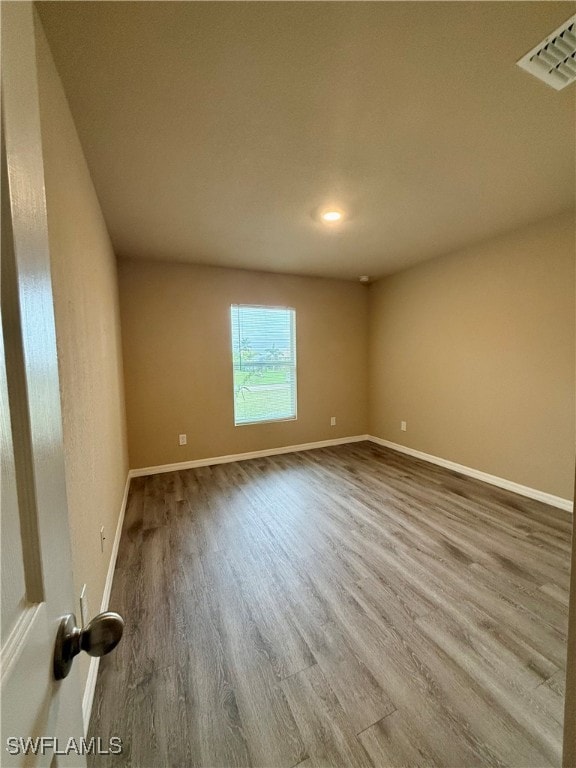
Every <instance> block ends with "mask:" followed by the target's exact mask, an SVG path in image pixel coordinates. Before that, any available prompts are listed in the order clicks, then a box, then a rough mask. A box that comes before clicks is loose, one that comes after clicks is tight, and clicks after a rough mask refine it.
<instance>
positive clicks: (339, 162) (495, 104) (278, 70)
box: [37, 1, 576, 279]
mask: <svg viewBox="0 0 576 768" xmlns="http://www.w3.org/2000/svg"><path fill="white" fill-rule="evenodd" d="M37 7H38V10H39V13H40V17H41V19H42V22H43V25H44V27H45V30H46V33H47V37H48V40H49V42H50V45H51V48H52V51H53V54H54V58H55V61H56V64H57V67H58V70H59V72H60V75H61V77H62V81H63V83H64V87H65V90H66V93H67V95H68V99H69V103H70V107H71V109H72V113H73V115H74V119H75V121H76V125H77V128H78V132H79V135H80V139H81V141H82V144H83V147H84V151H85V154H86V158H87V161H88V165H89V167H90V170H91V173H92V177H93V180H94V184H95V186H96V191H97V193H98V196H99V199H100V203H101V205H102V210H103V212H104V216H105V218H106V222H107V224H108V228H109V231H110V235H111V237H112V241H113V245H114V248H115V250H116V253H117V254H118V255H119V256H126V257H131V258H153V259H166V260H178V261H190V262H194V263H201V264H212V265H221V266H227V267H240V268H246V269H258V270H269V271H274V272H288V273H296V274H306V275H322V276H330V277H339V278H349V279H357V277H358V276H359V275H361V274H368V275H370V276H371V277H380V276H383V275H385V274H389V273H391V272H394V271H397V270H399V269H403V268H405V267H406V266H408V265H410V264H414V263H416V262H419V261H422V260H424V259H428V258H431V257H433V256H437V255H440V254H442V253H447V252H450V251H453V250H456V249H458V248H460V247H462V246H465V245H468V244H470V243H473V242H476V241H480V240H483V239H486V238H488V237H491V236H493V235H495V234H498V233H500V232H503V231H506V230H508V229H512V228H515V227H519V226H523V225H525V224H527V223H529V222H531V221H534V220H537V219H541V218H545V217H548V216H551V215H554V214H555V213H557V212H560V211H564V210H567V209H569V208H572V207H573V206H574V192H575V176H574V167H575V165H574V163H575V146H574V145H575V142H574V129H575V93H576V88H575V86H570V87H568V88H566V89H564V90H563V91H560V92H556V91H554V90H552V89H551V88H549V87H547V86H546V85H544V84H543V83H542V82H540V81H539V80H536V79H535V78H533V77H532V76H530V75H529V74H528V73H526V72H524V71H523V70H521V69H520V68H519V67H517V66H516V64H515V62H516V61H517V59H519V58H520V57H521V56H522V55H523V54H524V53H526V52H527V51H528V50H529V49H530V48H532V47H534V46H535V45H536V44H537V43H539V42H540V41H541V40H542V39H543V38H544V37H545V36H546V35H547V34H549V33H550V32H552V31H553V30H554V29H555V28H556V27H557V26H559V25H560V24H561V23H562V22H564V21H565V20H566V19H567V18H568V17H569V16H570V14H571V13H574V11H575V9H576V5H575V4H574V3H566V2H463V3H453V2H440V3H437V2H366V3H364V2H320V3H316V2H158V3H157V2H127V3H124V2H101V1H99V2H68V1H66V2H40V3H38V4H37ZM327 207H338V208H341V209H343V210H344V211H345V212H346V216H345V220H344V221H343V222H342V223H341V224H339V225H335V226H331V227H328V226H326V225H325V224H323V223H321V221H320V220H319V217H318V214H319V212H320V211H322V210H323V209H325V208H327Z"/></svg>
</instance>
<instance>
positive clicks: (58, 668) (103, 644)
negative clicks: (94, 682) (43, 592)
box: [54, 611, 124, 680]
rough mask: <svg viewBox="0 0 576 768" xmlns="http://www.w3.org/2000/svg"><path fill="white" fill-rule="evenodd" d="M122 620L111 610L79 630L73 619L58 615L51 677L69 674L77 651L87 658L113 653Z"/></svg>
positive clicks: (73, 617)
mask: <svg viewBox="0 0 576 768" xmlns="http://www.w3.org/2000/svg"><path fill="white" fill-rule="evenodd" d="M123 631H124V619H123V618H122V616H120V614H118V613H114V612H113V611H105V612H104V613H99V614H98V616H94V618H93V619H92V621H90V622H88V624H87V625H86V626H85V627H84V628H83V629H80V627H77V626H76V616H74V614H73V613H68V614H66V616H62V618H61V619H60V624H59V626H58V632H57V633H56V644H55V646H54V677H55V678H56V680H62V679H63V678H65V677H66V675H67V674H68V673H69V672H70V668H71V667H72V662H73V660H74V657H75V656H77V655H78V654H79V653H80V651H86V653H88V654H89V655H90V656H104V655H105V654H107V653H110V651H112V650H114V648H116V646H117V645H118V643H119V642H120V640H121V638H122V632H123Z"/></svg>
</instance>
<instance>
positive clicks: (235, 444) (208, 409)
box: [119, 260, 368, 468]
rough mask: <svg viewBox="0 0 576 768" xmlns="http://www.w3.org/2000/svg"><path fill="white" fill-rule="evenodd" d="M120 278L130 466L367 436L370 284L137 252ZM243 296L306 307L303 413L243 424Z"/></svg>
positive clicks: (300, 334)
mask: <svg viewBox="0 0 576 768" xmlns="http://www.w3.org/2000/svg"><path fill="white" fill-rule="evenodd" d="M119 277H120V298H121V311H122V334H123V341H124V345H123V346H124V370H125V383H126V403H127V417H128V442H129V448H130V465H131V467H133V468H137V467H146V466H152V465H157V464H167V463H172V462H178V461H188V460H191V459H200V458H206V457H210V456H220V455H225V454H232V453H242V452H245V451H255V450H261V449H265V448H274V447H278V446H285V445H294V444H299V443H306V442H313V441H316V440H327V439H330V438H338V437H343V436H348V435H358V434H364V433H366V429H367V426H368V423H367V389H366V387H367V333H366V328H367V326H366V324H367V311H368V292H367V290H366V288H365V287H364V286H362V285H360V284H358V283H351V282H344V281H338V280H322V279H315V278H305V277H289V276H283V275H272V274H265V273H257V272H245V271H241V270H229V269H218V268H211V267H198V266H192V265H187V264H175V263H171V264H166V263H158V262H153V261H128V260H122V261H120V265H119ZM234 303H239V304H269V305H284V306H290V307H294V308H295V309H296V327H297V354H298V419H297V420H296V421H286V422H278V423H275V424H274V423H272V424H256V425H246V426H240V427H235V426H234V414H233V390H232V363H231V351H230V327H229V323H230V305H231V304H234ZM331 416H336V419H337V424H336V426H335V427H331V426H330V417H331ZM180 433H187V435H188V445H186V446H182V447H181V446H179V445H178V435H179V434H180Z"/></svg>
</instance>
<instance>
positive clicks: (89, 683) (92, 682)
mask: <svg viewBox="0 0 576 768" xmlns="http://www.w3.org/2000/svg"><path fill="white" fill-rule="evenodd" d="M129 490H130V473H128V476H127V478H126V484H125V486H124V496H123V497H122V505H121V507H120V515H119V516H118V523H117V525H116V533H115V535H114V543H113V544H112V551H111V552H110V562H109V563H108V573H107V574H106V582H105V584H104V592H103V593H102V603H101V605H100V612H103V611H107V610H108V603H109V601H110V592H111V591H112V581H113V579H114V570H115V568H116V558H117V557H118V548H119V546H120V537H121V536H122V525H123V524H124V515H125V513H126V502H127V501H128V491H129ZM99 665H100V657H98V656H92V657H91V658H90V667H89V669H88V678H87V679H86V686H85V688H84V696H83V697H82V719H83V721H84V734H85V735H87V733H88V725H89V724H90V715H91V713H92V702H93V701H94V691H95V690H96V678H97V677H98V667H99Z"/></svg>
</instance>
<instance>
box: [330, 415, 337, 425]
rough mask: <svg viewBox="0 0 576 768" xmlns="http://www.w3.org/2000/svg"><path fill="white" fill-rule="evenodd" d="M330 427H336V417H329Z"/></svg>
mask: <svg viewBox="0 0 576 768" xmlns="http://www.w3.org/2000/svg"><path fill="white" fill-rule="evenodd" d="M330 426H331V427H335V426H336V416H331V417H330Z"/></svg>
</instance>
